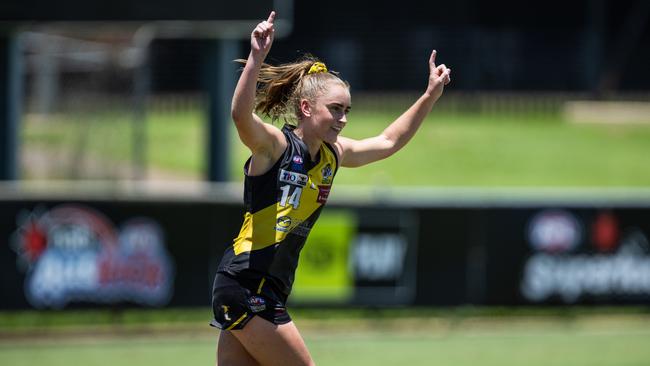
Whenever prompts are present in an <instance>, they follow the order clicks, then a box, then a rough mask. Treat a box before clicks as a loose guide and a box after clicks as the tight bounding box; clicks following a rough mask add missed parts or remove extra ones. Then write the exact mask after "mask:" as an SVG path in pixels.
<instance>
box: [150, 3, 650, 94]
mask: <svg viewBox="0 0 650 366" xmlns="http://www.w3.org/2000/svg"><path fill="white" fill-rule="evenodd" d="M294 12H295V16H294V27H293V32H292V33H291V35H290V36H289V37H287V38H284V39H278V40H276V42H275V44H274V46H273V49H272V51H271V53H270V55H269V59H270V61H271V62H278V63H279V62H288V61H291V60H293V59H295V58H297V57H299V56H300V55H302V54H304V53H312V54H314V55H316V56H318V57H320V58H322V59H324V61H325V62H326V63H328V64H329V65H330V66H331V67H332V68H333V69H336V70H338V71H340V72H341V73H342V75H343V77H344V78H346V79H347V80H349V81H350V82H351V84H352V86H353V88H354V89H356V90H363V91H400V90H415V89H418V88H421V87H423V85H424V83H425V81H426V80H425V77H426V72H427V66H426V61H427V58H428V56H429V53H430V50H431V49H432V48H436V49H438V50H439V61H440V62H442V63H446V64H448V65H449V66H452V67H453V71H454V89H455V90H462V91H474V90H485V91H490V90H516V91H527V90H543V91H581V92H594V93H598V92H612V91H613V92H616V91H640V90H648V89H650V67H649V66H648V65H650V27H649V26H648V19H649V13H650V2H647V1H638V0H637V1H633V0H622V1H613V0H592V1H590V0H581V1H556V0H551V1H534V2H523V1H517V2H515V1H503V0H501V1H489V2H486V1H478V0H457V1H454V2H437V1H432V2H420V1H414V0H405V1H400V2H393V1H390V2H388V1H386V2H373V3H366V2H349V1H342V0H331V1H328V2H327V3H322V2H310V1H295V4H294ZM204 43H205V41H201V40H157V41H155V42H154V44H153V48H152V52H153V55H154V57H153V58H152V59H153V60H154V65H153V70H154V88H155V90H156V91H160V92H173V91H191V90H195V89H198V88H199V87H200V84H201V82H200V80H199V79H200V70H201V67H202V65H201V57H200V55H201V52H202V49H203V47H204ZM241 45H242V55H241V56H242V57H245V56H246V53H247V52H248V51H247V50H248V47H249V46H248V41H243V42H242V43H241Z"/></svg>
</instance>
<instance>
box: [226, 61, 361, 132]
mask: <svg viewBox="0 0 650 366" xmlns="http://www.w3.org/2000/svg"><path fill="white" fill-rule="evenodd" d="M235 61H236V62H239V63H242V64H246V60H241V59H239V60H235ZM332 80H334V81H338V82H340V83H342V84H343V85H345V87H347V88H349V84H348V83H347V82H345V81H343V80H342V79H340V78H339V76H338V73H337V72H335V71H328V70H327V67H326V66H325V64H323V63H322V62H320V61H319V60H318V59H317V58H315V57H314V56H311V55H306V56H304V57H303V58H302V59H300V60H298V61H296V62H292V63H287V64H282V65H278V66H272V65H269V64H266V63H264V64H262V68H261V69H260V73H259V75H258V78H257V90H256V93H255V111H256V112H257V113H260V114H262V115H266V116H268V117H270V118H271V120H272V121H274V122H275V121H277V120H278V119H280V118H282V119H284V121H285V122H287V123H289V124H293V125H295V124H296V123H297V122H298V121H296V120H300V100H302V99H307V100H309V101H314V100H315V99H316V97H318V96H319V95H320V93H322V92H324V91H325V89H326V87H327V83H328V82H330V81H332Z"/></svg>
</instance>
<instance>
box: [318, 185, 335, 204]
mask: <svg viewBox="0 0 650 366" xmlns="http://www.w3.org/2000/svg"><path fill="white" fill-rule="evenodd" d="M331 189H332V186H318V198H317V199H316V201H317V202H318V203H322V204H325V202H327V197H329V195H330V190H331Z"/></svg>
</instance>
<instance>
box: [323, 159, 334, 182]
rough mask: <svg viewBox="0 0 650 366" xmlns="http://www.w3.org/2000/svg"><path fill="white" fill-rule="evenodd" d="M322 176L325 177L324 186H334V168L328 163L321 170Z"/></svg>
mask: <svg viewBox="0 0 650 366" xmlns="http://www.w3.org/2000/svg"><path fill="white" fill-rule="evenodd" d="M320 172H321V174H322V175H323V182H322V183H323V184H332V167H331V166H330V164H329V163H328V164H327V165H325V167H324V168H323V169H321V171H320Z"/></svg>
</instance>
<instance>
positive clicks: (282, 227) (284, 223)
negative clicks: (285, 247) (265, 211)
mask: <svg viewBox="0 0 650 366" xmlns="http://www.w3.org/2000/svg"><path fill="white" fill-rule="evenodd" d="M290 227H291V217H289V216H281V217H278V220H277V221H276V223H275V230H277V231H282V232H287V231H289V228H290Z"/></svg>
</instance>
